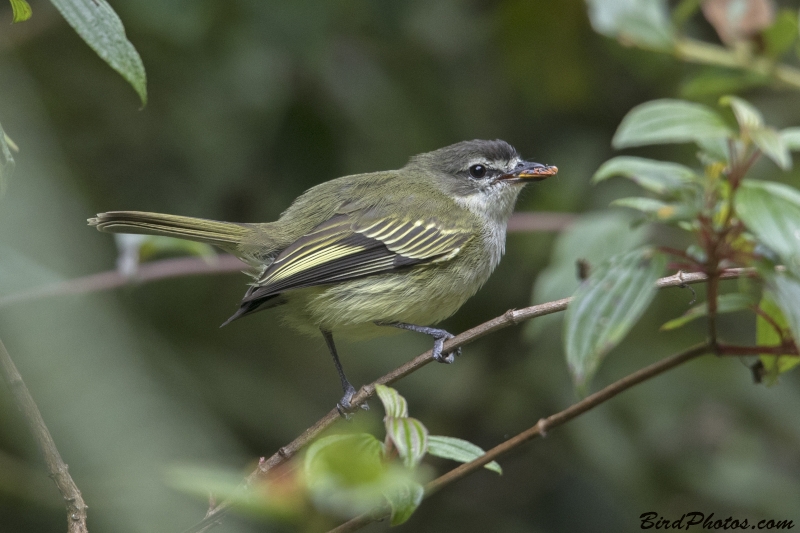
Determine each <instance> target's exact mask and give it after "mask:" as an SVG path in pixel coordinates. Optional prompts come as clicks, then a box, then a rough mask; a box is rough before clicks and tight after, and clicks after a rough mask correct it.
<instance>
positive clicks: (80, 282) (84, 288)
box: [0, 254, 247, 307]
mask: <svg viewBox="0 0 800 533" xmlns="http://www.w3.org/2000/svg"><path fill="white" fill-rule="evenodd" d="M245 268H247V265H245V264H244V263H242V262H241V261H240V260H239V259H237V258H236V257H234V256H232V255H227V254H220V255H218V256H215V259H214V260H213V261H211V262H209V261H208V260H207V259H203V258H200V257H180V258H177V259H164V260H161V261H153V262H150V263H142V264H141V265H139V269H138V270H137V271H136V273H135V274H134V275H133V276H126V275H124V274H122V273H120V272H119V271H117V270H108V271H106V272H99V273H97V274H91V275H89V276H84V277H81V278H75V279H70V280H67V281H62V282H58V283H53V284H51V285H45V286H44V287H37V288H35V289H31V290H29V291H24V292H18V293H16V294H10V295H8V296H5V297H3V298H0V307H3V306H6V305H11V304H14V303H18V302H24V301H30V300H38V299H40V298H49V297H52V296H62V295H67V294H84V293H87V292H97V291H105V290H109V289H116V288H118V287H124V286H125V285H129V284H134V283H148V282H151V281H156V280H160V279H168V278H178V277H183V276H196V275H202V274H221V273H226V272H240V271H241V270H243V269H245Z"/></svg>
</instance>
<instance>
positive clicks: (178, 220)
mask: <svg viewBox="0 0 800 533" xmlns="http://www.w3.org/2000/svg"><path fill="white" fill-rule="evenodd" d="M89 225H90V226H96V227H97V229H98V230H100V231H105V232H108V233H143V234H145V235H164V236H167V237H177V238H179V239H187V240H190V241H197V242H205V243H208V244H213V245H215V246H219V247H220V248H222V249H224V250H228V251H234V250H236V248H237V246H238V245H239V244H240V243H241V242H242V239H243V238H244V237H245V236H246V235H248V234H250V233H251V232H252V231H253V228H252V225H250V224H238V223H235V222H218V221H216V220H206V219H203V218H193V217H182V216H178V215H164V214H161V213H144V212H142V211H109V212H108V213H100V214H98V215H97V216H96V217H95V218H90V219H89Z"/></svg>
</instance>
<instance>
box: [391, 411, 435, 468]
mask: <svg viewBox="0 0 800 533" xmlns="http://www.w3.org/2000/svg"><path fill="white" fill-rule="evenodd" d="M385 422H386V432H387V433H388V434H389V438H391V439H392V442H393V443H394V447H395V448H397V453H398V454H399V455H400V458H401V459H402V460H403V464H404V465H405V466H406V467H407V468H414V467H416V466H417V465H418V464H419V462H420V461H421V460H422V458H423V457H425V454H426V453H427V452H428V429H427V428H426V427H425V426H424V425H423V424H422V422H420V421H419V420H417V419H416V418H409V417H400V418H395V417H390V416H387V417H386V418H385Z"/></svg>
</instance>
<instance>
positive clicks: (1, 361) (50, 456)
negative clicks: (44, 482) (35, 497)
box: [0, 340, 88, 533]
mask: <svg viewBox="0 0 800 533" xmlns="http://www.w3.org/2000/svg"><path fill="white" fill-rule="evenodd" d="M0 370H2V373H3V378H4V379H5V381H6V382H7V383H8V387H9V388H10V389H11V393H12V395H13V396H14V401H15V402H16V404H17V407H18V408H19V410H20V411H22V414H23V416H24V417H25V421H26V422H27V423H28V426H29V427H30V430H31V433H32V434H33V437H34V439H35V440H36V444H37V445H38V446H39V451H40V452H41V453H42V457H44V460H45V463H47V470H48V471H49V472H50V477H51V478H53V481H55V483H56V486H57V487H58V490H59V491H61V495H62V496H63V497H64V501H65V502H66V504H67V531H68V532H69V533H87V531H88V529H87V528H86V503H85V502H84V501H83V497H82V496H81V491H80V490H78V486H77V485H76V484H75V481H73V479H72V476H70V475H69V472H68V470H67V465H66V464H65V463H64V461H63V460H62V459H61V454H59V453H58V449H57V448H56V443H55V442H54V441H53V437H52V436H51V435H50V431H48V429H47V426H46V425H45V423H44V419H43V418H42V413H40V412H39V408H38V407H36V402H34V401H33V397H32V396H31V393H30V392H29V391H28V387H26V386H25V382H24V381H22V376H21V375H20V373H19V371H18V370H17V367H16V366H15V365H14V361H12V360H11V356H10V355H8V351H7V350H6V347H5V345H4V344H3V341H2V340H0Z"/></svg>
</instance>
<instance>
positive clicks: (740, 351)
mask: <svg viewBox="0 0 800 533" xmlns="http://www.w3.org/2000/svg"><path fill="white" fill-rule="evenodd" d="M714 353H716V354H717V355H730V356H733V357H741V356H743V355H761V354H764V355H785V356H787V357H797V356H799V355H800V353H798V351H797V346H795V345H794V343H791V342H789V343H786V344H782V345H777V346H738V345H735V344H722V343H717V345H716V350H715V352H714Z"/></svg>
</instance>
